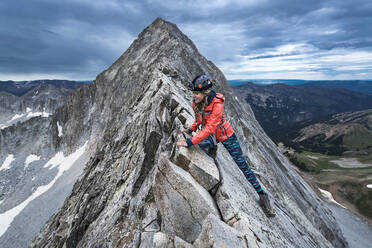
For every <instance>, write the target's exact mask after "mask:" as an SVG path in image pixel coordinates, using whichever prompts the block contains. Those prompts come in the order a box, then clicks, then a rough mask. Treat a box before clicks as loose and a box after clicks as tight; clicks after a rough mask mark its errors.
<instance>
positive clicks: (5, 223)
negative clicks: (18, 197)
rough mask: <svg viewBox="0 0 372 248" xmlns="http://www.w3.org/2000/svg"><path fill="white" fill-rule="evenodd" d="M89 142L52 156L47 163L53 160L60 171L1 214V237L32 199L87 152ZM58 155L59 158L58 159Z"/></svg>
mask: <svg viewBox="0 0 372 248" xmlns="http://www.w3.org/2000/svg"><path fill="white" fill-rule="evenodd" d="M87 143H88V142H85V144H84V145H83V146H82V147H81V148H79V149H78V150H76V151H75V152H74V153H72V154H70V155H69V156H67V157H64V156H63V154H62V156H60V153H57V154H56V155H55V156H54V157H53V158H51V159H50V160H49V161H48V162H47V164H51V162H50V161H53V163H52V164H53V165H54V166H58V173H57V175H56V177H55V178H54V179H53V180H52V181H51V182H50V183H49V184H47V185H42V186H40V187H38V188H37V189H36V191H35V192H34V193H33V194H32V195H31V196H30V197H29V198H27V199H26V200H25V201H24V202H22V203H21V204H19V205H17V206H16V207H14V208H12V209H10V210H8V211H6V212H4V213H2V214H0V237H1V236H2V235H3V234H4V233H5V232H6V230H7V229H8V227H9V226H10V224H11V223H12V222H13V219H14V218H15V217H16V216H17V215H18V214H19V213H20V212H21V211H22V210H23V209H24V208H25V207H26V206H27V204H28V203H30V202H31V201H32V200H34V199H35V198H37V197H38V196H40V195H42V194H44V193H45V192H47V191H48V190H49V189H50V188H51V187H52V186H53V185H54V183H55V182H56V181H57V179H58V178H59V177H61V176H62V174H63V173H64V172H65V171H67V170H68V169H70V168H71V166H72V165H73V164H74V163H75V162H76V161H77V160H78V159H79V158H80V157H81V156H82V155H83V153H84V152H85V148H86V145H87ZM57 157H58V159H57Z"/></svg>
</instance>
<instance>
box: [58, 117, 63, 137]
mask: <svg viewBox="0 0 372 248" xmlns="http://www.w3.org/2000/svg"><path fill="white" fill-rule="evenodd" d="M57 128H58V137H62V135H63V133H62V126H61V125H59V122H58V121H57Z"/></svg>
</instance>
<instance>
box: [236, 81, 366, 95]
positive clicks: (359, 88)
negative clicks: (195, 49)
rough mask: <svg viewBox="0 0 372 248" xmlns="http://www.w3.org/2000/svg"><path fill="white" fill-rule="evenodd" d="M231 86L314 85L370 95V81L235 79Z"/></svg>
mask: <svg viewBox="0 0 372 248" xmlns="http://www.w3.org/2000/svg"><path fill="white" fill-rule="evenodd" d="M229 83H230V85H231V86H238V85H243V84H246V83H254V84H258V85H270V84H278V83H280V84H286V85H314V86H323V87H327V88H340V89H348V90H351V91H356V92H362V93H372V80H319V81H318V80H299V79H237V80H229Z"/></svg>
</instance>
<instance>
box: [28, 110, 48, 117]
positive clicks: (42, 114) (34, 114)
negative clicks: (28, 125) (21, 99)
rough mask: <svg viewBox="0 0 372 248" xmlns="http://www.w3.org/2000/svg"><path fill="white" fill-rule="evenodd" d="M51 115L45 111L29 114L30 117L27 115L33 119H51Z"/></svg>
mask: <svg viewBox="0 0 372 248" xmlns="http://www.w3.org/2000/svg"><path fill="white" fill-rule="evenodd" d="M49 115H51V114H50V113H48V112H45V110H44V111H43V112H29V113H28V115H27V118H32V117H36V116H41V117H49Z"/></svg>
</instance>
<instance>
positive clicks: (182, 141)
mask: <svg viewBox="0 0 372 248" xmlns="http://www.w3.org/2000/svg"><path fill="white" fill-rule="evenodd" d="M177 146H178V147H180V146H183V147H187V143H186V140H179V141H177Z"/></svg>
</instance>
